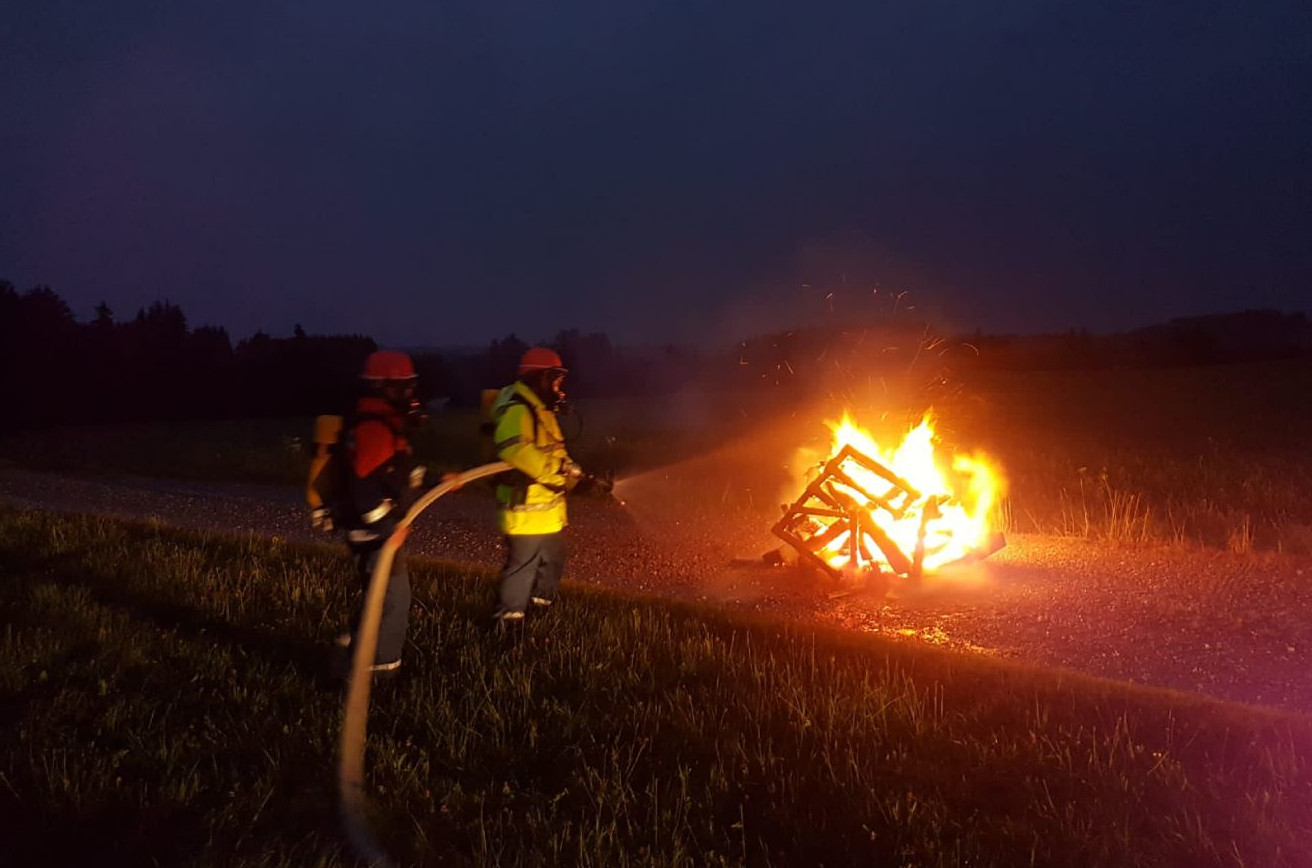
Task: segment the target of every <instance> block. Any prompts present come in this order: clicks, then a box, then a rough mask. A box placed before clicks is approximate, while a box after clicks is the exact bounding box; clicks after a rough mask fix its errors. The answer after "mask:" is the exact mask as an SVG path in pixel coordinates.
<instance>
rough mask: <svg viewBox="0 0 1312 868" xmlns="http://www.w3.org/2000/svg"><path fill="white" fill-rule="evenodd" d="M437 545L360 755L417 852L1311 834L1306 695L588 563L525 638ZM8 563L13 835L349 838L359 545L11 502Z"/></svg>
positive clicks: (6, 773) (3, 736)
mask: <svg viewBox="0 0 1312 868" xmlns="http://www.w3.org/2000/svg"><path fill="white" fill-rule="evenodd" d="M413 572H414V575H415V585H416V596H417V600H418V601H419V607H418V608H417V609H416V612H415V621H414V630H413V633H412V636H413V640H414V641H413V644H412V645H411V647H409V648H408V650H407V664H406V666H407V671H405V674H404V677H403V678H402V679H400V680H399V681H397V682H394V683H391V684H387V685H383V686H381V687H380V689H379V692H378V694H377V695H376V697H375V703H374V708H373V712H372V716H371V721H370V724H371V727H370V732H371V735H370V745H369V751H368V754H367V765H368V768H369V773H368V774H369V782H370V787H371V791H372V793H373V794H374V800H375V809H376V816H375V822H376V825H377V827H378V829H379V831H380V834H381V836H382V838H383V840H384V841H385V842H386V843H387V845H388V847H389V849H390V850H391V852H393V853H394V854H395V855H396V856H397V857H399V858H401V859H402V860H404V861H406V862H416V863H423V864H463V863H473V864H485V865H494V864H496V865H514V864H528V865H541V864H587V865H629V864H639V865H716V864H725V865H737V864H766V863H770V864H780V865H791V864H796V865H815V864H827V865H849V864H852V865H856V864H859V865H885V864H887V865H945V866H946V865H965V864H971V865H1007V866H1011V865H1030V864H1037V865H1116V866H1136V865H1142V866H1160V865H1168V866H1171V865H1178V866H1200V865H1203V866H1205V865H1249V866H1281V865H1287V866H1299V865H1307V864H1309V861H1310V860H1312V784H1310V783H1309V774H1308V773H1309V759H1310V758H1312V722H1309V720H1308V719H1307V718H1304V717H1296V716H1291V715H1283V714H1277V713H1273V712H1268V711H1264V710H1258V709H1250V708H1245V707H1239V706H1228V705H1222V704H1218V703H1214V702H1210V701H1205V700H1202V699H1199V698H1193V697H1187V696H1184V695H1181V694H1174V693H1169V692H1162V691H1150V690H1144V689H1140V688H1131V687H1127V686H1122V685H1116V684H1113V683H1110V682H1106V681H1100V680H1096V679H1091V678H1087V677H1082V676H1076V675H1071V674H1057V673H1050V672H1043V671H1038V670H1032V669H1028V668H1024V667H1020V666H1015V665H1003V664H1000V663H998V662H996V661H992V660H988V659H985V658H975V657H967V656H953V655H947V654H943V653H939V652H935V651H933V650H927V649H920V648H913V647H908V646H902V645H897V644H886V643H882V642H879V641H877V640H872V639H869V638H861V637H852V636H847V635H843V634H839V633H834V632H827V631H823V630H813V629H807V628H803V627H797V626H787V625H783V624H779V623H774V622H769V621H753V620H745V619H742V618H738V617H730V616H727V615H724V614H721V613H718V612H716V611H713V610H709V609H704V608H697V607H693V606H690V605H672V604H668V603H662V602H659V601H656V600H651V599H638V598H631V597H626V596H623V595H618V594H613V593H603V592H599V591H593V590H588V589H584V588H577V587H568V588H567V593H566V595H565V600H564V603H563V604H562V606H560V607H558V608H557V609H554V610H552V611H550V612H548V613H546V614H545V615H543V616H542V617H538V618H535V619H533V620H531V621H530V622H529V623H528V624H527V625H526V627H525V628H524V629H523V630H521V631H519V632H516V633H511V634H505V635H502V634H498V633H495V632H492V631H489V630H487V629H486V628H485V625H486V623H487V621H486V616H487V613H488V612H489V611H490V609H491V604H492V590H491V585H490V583H489V578H488V577H487V576H485V575H480V574H477V573H469V572H465V571H460V570H456V569H453V568H451V567H447V566H444V565H441V564H437V563H431V562H421V563H418V564H416V565H415V568H414V571H413ZM0 573H2V575H3V580H2V581H0V615H2V616H3V617H2V619H0V620H3V623H4V628H3V651H2V652H0V773H2V774H3V779H2V780H0V824H2V825H3V826H4V828H3V830H0V832H2V833H3V834H2V835H0V842H2V843H0V847H3V848H4V850H3V855H4V856H7V857H9V858H8V861H6V860H5V859H3V858H0V862H5V864H10V863H14V864H26V863H27V862H30V861H38V860H39V861H42V862H44V863H46V864H134V865H141V864H187V865H193V864H199V865H207V864H212V865H320V864H322V865H332V864H349V863H350V861H351V860H350V858H349V854H348V853H346V852H345V850H344V848H343V844H342V841H341V839H340V837H339V835H338V831H337V828H336V825H335V813H334V793H333V780H334V763H335V756H334V753H335V741H334V739H335V735H336V728H337V722H338V715H339V702H340V693H339V690H338V689H337V688H336V687H334V686H332V684H331V683H330V681H329V679H328V677H327V670H328V658H327V650H326V649H327V647H328V645H329V641H328V640H329V638H330V637H331V636H332V635H333V634H334V633H335V632H336V630H337V629H338V628H339V627H340V625H341V623H342V619H343V617H344V615H345V613H346V611H347V608H348V606H349V594H348V591H347V589H348V587H349V584H350V575H349V569H348V567H347V564H346V562H345V558H344V557H342V556H341V555H339V554H338V553H336V552H335V551H334V550H332V549H329V548H326V547H311V546H305V547H298V546H289V545H285V544H274V543H268V542H263V541H255V540H244V539H235V538H229V537H223V536H219V535H213V534H201V533H193V532H181V531H174V530H166V529H162V528H159V527H154V526H149V525H139V524H128V523H121V522H114V521H110V520H104V519H89V518H80V517H59V516H53V515H47V514H40V513H20V512H12V511H5V512H0ZM75 831H76V834H74V832H75Z"/></svg>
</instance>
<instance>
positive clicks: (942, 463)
mask: <svg viewBox="0 0 1312 868" xmlns="http://www.w3.org/2000/svg"><path fill="white" fill-rule="evenodd" d="M828 425H829V428H830V429H831V430H832V431H833V435H834V437H833V448H832V450H831V452H830V455H831V456H835V455H837V454H838V453H839V452H840V451H841V450H842V449H843V447H844V446H851V447H852V448H853V449H856V450H857V451H859V452H861V453H862V454H864V455H866V456H869V457H870V458H873V459H874V460H875V461H877V462H879V463H881V464H883V465H884V466H885V467H887V468H888V469H890V470H892V471H893V472H894V473H895V474H896V475H897V476H899V477H900V478H901V479H903V480H905V481H906V482H907V483H909V484H910V485H911V487H912V488H914V489H915V491H916V493H917V495H918V496H917V497H916V498H915V499H914V500H913V501H911V502H910V505H909V507H908V508H907V509H906V511H905V513H904V514H903V515H902V516H901V517H900V518H899V517H897V516H895V515H894V514H893V513H892V512H889V511H888V510H884V509H880V508H877V507H876V508H871V509H870V510H869V512H870V514H871V515H873V516H874V518H875V523H876V524H877V525H878V526H879V528H880V529H881V530H883V531H884V533H885V534H887V535H888V537H889V538H890V539H891V540H892V541H893V543H894V544H896V546H897V547H898V548H899V549H901V551H902V552H904V553H906V554H907V555H908V556H910V555H911V553H912V552H914V551H915V550H916V548H917V545H919V544H921V538H920V534H921V527H922V524H923V526H924V538H923V546H924V556H923V557H924V560H923V568H924V569H925V570H933V569H935V568H937V567H941V566H943V565H944V564H947V563H951V562H952V561H955V560H958V559H960V558H963V557H965V556H966V555H968V554H970V553H971V552H972V551H974V550H975V549H976V548H979V547H980V546H982V545H983V544H984V543H985V542H986V541H987V540H988V538H989V536H990V535H991V534H992V532H993V527H992V525H991V523H990V520H989V519H990V516H991V514H992V511H993V507H994V506H995V505H996V504H997V502H998V500H999V498H1000V497H1001V496H1002V493H1003V491H1004V487H1005V482H1004V479H1003V476H1002V472H1001V470H1000V468H998V467H997V466H996V465H995V464H994V463H993V462H991V461H990V460H989V459H988V457H987V456H985V455H983V454H980V453H971V454H956V455H952V456H951V457H950V458H945V457H944V456H942V455H940V454H939V453H938V451H936V448H935V447H936V444H937V442H938V441H937V439H936V438H935V436H934V427H933V420H932V417H931V416H930V414H928V413H927V414H925V416H924V418H922V419H921V421H920V424H919V425H917V426H916V427H915V428H913V429H911V430H910V431H909V432H907V434H906V436H905V437H904V438H903V439H902V442H901V443H899V444H898V445H897V446H896V447H894V448H893V449H885V448H884V447H882V446H880V445H879V444H878V443H877V442H875V439H874V438H873V437H872V436H871V435H870V432H868V431H866V430H865V429H864V428H862V427H861V426H860V425H858V424H857V423H856V422H855V421H854V420H853V419H852V418H851V416H850V415H849V414H847V413H844V414H843V420H842V421H841V422H838V423H833V422H830V423H828ZM844 470H845V472H847V474H848V476H849V477H850V478H851V479H852V481H853V482H855V483H857V485H858V486H860V488H862V489H864V490H865V491H866V492H870V493H873V494H875V495H876V496H884V497H887V496H888V494H886V492H890V493H891V492H893V491H896V490H897V488H896V486H892V485H891V484H890V483H889V481H888V480H887V479H885V478H884V477H882V476H880V475H879V474H877V473H874V472H872V471H871V470H869V469H867V468H865V467H863V466H861V465H859V464H855V463H853V462H847V463H846V464H845V465H844ZM840 488H841V490H842V491H843V493H845V494H847V495H849V496H851V497H852V498H854V499H855V500H856V501H857V502H858V503H860V504H861V505H862V506H866V507H870V506H871V505H872V503H873V501H872V500H871V499H868V498H867V497H866V496H865V495H864V494H862V493H861V492H860V491H857V490H856V489H853V488H851V487H848V486H840ZM935 508H936V512H937V514H935V512H934V510H935ZM927 509H928V510H931V512H930V515H929V517H928V518H927V517H926V515H925V513H926V510H927ZM815 521H816V522H817V523H819V521H820V520H819V519H816V520H815ZM863 542H864V541H863ZM850 543H851V540H850V533H849V532H844V533H842V534H840V535H839V536H838V537H836V538H835V539H834V540H832V541H831V542H830V543H829V544H827V545H826V546H825V547H824V548H823V549H822V550H821V552H820V554H821V557H823V558H824V559H825V560H826V562H828V563H829V564H830V565H831V566H833V567H836V568H839V569H843V568H846V567H848V566H849V565H850V564H849V562H850V560H851V558H852V549H853V546H852V545H851V544H850ZM866 548H868V549H869V551H870V552H872V557H871V562H872V563H874V564H880V565H886V562H885V561H884V559H883V557H882V555H881V554H880V551H879V548H878V547H877V546H875V545H873V544H872V545H868V546H866ZM857 557H858V559H862V556H861V555H860V554H858V555H857ZM862 560H864V559H862ZM868 565H869V564H867V563H865V562H863V563H858V564H851V565H850V566H853V567H856V568H860V567H865V566H868Z"/></svg>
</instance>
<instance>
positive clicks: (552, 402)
mask: <svg viewBox="0 0 1312 868" xmlns="http://www.w3.org/2000/svg"><path fill="white" fill-rule="evenodd" d="M565 373H566V372H565V369H564V368H548V369H546V370H544V371H540V372H538V373H537V374H536V375H535V376H534V377H533V378H532V379H531V380H530V381H529V382H528V386H529V388H531V389H532V390H533V392H534V394H536V395H537V396H538V398H539V399H540V400H541V401H542V404H543V406H545V407H546V408H547V409H548V410H550V411H551V412H553V413H555V414H556V415H557V416H562V415H565V414H567V413H569V412H570V406H569V403H568V401H567V400H566V399H565Z"/></svg>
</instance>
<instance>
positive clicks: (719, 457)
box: [0, 361, 1312, 554]
mask: <svg viewBox="0 0 1312 868" xmlns="http://www.w3.org/2000/svg"><path fill="white" fill-rule="evenodd" d="M928 373H929V372H928V371H913V372H904V373H903V374H902V375H901V376H897V377H893V376H888V377H882V378H875V377H871V378H870V379H869V381H868V382H866V383H865V384H864V386H863V387H862V388H861V389H853V388H851V387H850V386H849V387H847V388H845V389H844V390H843V392H842V394H841V395H826V394H824V390H823V389H814V390H810V391H808V392H805V393H804V392H802V391H799V390H797V389H794V390H791V391H790V390H783V389H777V390H771V389H762V390H758V391H748V392H723V393H716V392H704V393H702V392H690V393H684V394H679V395H676V396H672V397H670V398H663V399H659V400H652V401H642V400H637V399H616V400H609V401H592V402H587V401H585V402H582V403H581V406H580V408H579V409H580V412H579V414H578V416H576V417H573V418H571V419H568V420H566V422H565V426H564V427H565V429H566V432H567V434H571V433H575V434H577V435H578V436H577V437H576V438H575V440H576V442H575V446H574V451H575V454H576V457H578V458H580V459H581V460H582V461H583V462H584V463H585V465H586V466H589V467H593V468H597V469H613V470H616V471H618V472H619V473H620V474H621V475H623V474H625V473H630V472H633V471H636V470H642V469H647V468H652V467H659V466H662V465H665V464H667V463H669V462H679V461H681V460H683V459H688V458H695V457H696V456H701V455H706V454H713V455H715V456H716V457H715V460H714V461H707V462H703V463H702V464H701V465H699V466H698V468H697V472H696V474H695V475H693V477H692V478H691V480H690V483H691V484H690V485H688V486H687V489H686V493H687V497H686V498H685V500H687V499H691V500H696V499H701V500H704V501H706V502H707V504H709V505H710V506H713V507H715V508H720V507H722V506H723V507H730V508H736V507H740V506H747V505H753V504H754V505H755V506H757V507H758V508H762V507H763V508H764V509H765V510H766V511H768V510H769V509H774V508H775V507H777V503H770V502H768V501H770V500H771V499H773V498H775V497H776V496H779V497H782V496H783V495H777V493H776V489H778V488H779V487H780V486H779V484H778V483H777V482H775V483H769V484H767V480H771V479H773V478H774V476H772V474H773V475H777V473H778V469H779V468H780V467H781V466H782V465H783V464H785V463H787V462H788V461H789V460H791V459H792V457H793V455H794V453H795V451H796V449H797V447H799V446H801V445H803V444H804V443H806V442H815V441H818V440H824V439H825V438H826V437H827V432H826V429H825V428H824V425H823V422H824V420H826V419H836V418H837V417H838V415H840V413H841V411H842V409H843V408H844V407H845V406H851V407H854V408H856V409H857V410H858V411H859V414H860V418H861V420H862V421H863V422H865V423H867V424H870V425H872V427H876V428H877V429H878V430H880V431H881V432H882V433H883V434H885V435H886V439H889V438H893V437H897V436H900V434H901V433H903V432H905V430H906V428H907V427H908V426H909V425H911V424H914V423H915V421H917V420H918V418H919V414H920V413H922V412H923V411H924V410H926V409H927V408H931V407H932V408H933V410H934V411H935V413H936V414H937V416H938V420H939V421H938V431H939V432H940V434H941V436H942V437H943V438H944V439H945V440H946V441H947V442H948V443H950V444H951V445H952V446H954V447H956V448H960V449H962V450H964V451H974V450H978V449H982V450H984V451H986V452H988V453H989V454H991V455H993V456H995V457H996V458H997V459H998V460H999V461H1000V463H1001V465H1002V467H1003V469H1004V471H1005V473H1006V476H1007V477H1008V481H1009V490H1008V495H1007V497H1006V498H1005V499H1004V501H1003V502H1002V504H1001V509H1000V516H999V522H1000V524H1001V528H1002V529H1003V530H1009V531H1020V532H1036V533H1048V534H1061V535H1068V536H1079V537H1084V538H1089V539H1102V540H1110V541H1114V542H1118V543H1135V542H1141V541H1152V542H1184V543H1191V544H1202V545H1207V546H1212V547H1217V548H1222V549H1228V550H1231V551H1236V552H1246V551H1249V550H1265V551H1288V552H1294V553H1300V554H1306V553H1309V552H1312V496H1309V494H1308V492H1310V491H1312V448H1310V447H1312V367H1309V365H1308V363H1307V362H1306V361H1289V362H1278V363H1262V364H1248V365H1228V366H1214V367H1208V368H1193V369H1161V370H1111V371H1094V372H988V373H976V374H971V375H966V376H964V377H961V378H955V379H951V380H949V381H947V383H946V385H944V384H943V383H937V384H936V385H935V386H934V388H932V389H931V388H929V387H928V386H927V384H928V383H929V382H930V378H929V377H928V376H927V375H928ZM310 429H311V422H310V420H299V419H287V420H258V421H253V422H212V423H194V424H188V425H167V426H165V425H154V426H135V427H131V428H117V429H110V430H101V429H80V430H66V431H56V432H40V433H35V434H31V435H28V436H25V437H22V438H18V439H12V440H9V441H7V442H4V443H0V460H7V461H10V462H12V463H15V464H17V465H20V466H26V467H34V468H40V469H54V470H71V471H79V472H86V471H90V472H106V473H113V472H127V473H141V474H150V475H159V476H174V477H179V478H189V479H209V480H231V481H256V482H273V483H285V484H288V485H300V484H302V483H303V480H304V474H305V468H306V467H307V465H308V458H307V452H306V450H305V449H304V442H305V440H306V439H308V435H309V432H310ZM477 429H478V425H477V419H476V418H475V414H474V413H473V411H469V410H454V411H451V412H447V413H443V414H439V415H437V416H435V417H433V419H432V420H431V421H430V423H429V424H428V425H427V426H426V427H425V429H424V430H423V431H422V432H421V433H420V434H419V435H417V437H416V444H417V451H418V454H419V457H420V458H421V459H422V460H423V461H425V462H426V463H428V464H430V465H432V466H433V467H435V468H440V469H442V470H451V469H458V468H466V467H470V466H473V465H475V464H478V463H481V461H482V460H484V459H483V458H482V457H481V456H480V452H479V442H478V434H477ZM763 491H766V492H768V494H769V497H765V498H764V500H765V501H767V502H766V503H762V499H763V494H762V492H763ZM787 493H795V491H792V492H787ZM789 499H790V498H789ZM774 514H776V515H777V512H776V513H774Z"/></svg>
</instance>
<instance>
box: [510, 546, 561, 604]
mask: <svg viewBox="0 0 1312 868" xmlns="http://www.w3.org/2000/svg"><path fill="white" fill-rule="evenodd" d="M564 571H565V535H564V534H563V533H543V534H508V535H507V536H506V565H505V566H504V567H502V568H501V590H500V594H501V608H500V609H498V610H497V613H498V614H502V613H505V612H522V611H524V610H525V609H527V608H528V603H529V598H531V597H541V598H543V599H545V600H555V599H556V591H557V589H558V588H559V587H560V575H561V573H563V572H564Z"/></svg>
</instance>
